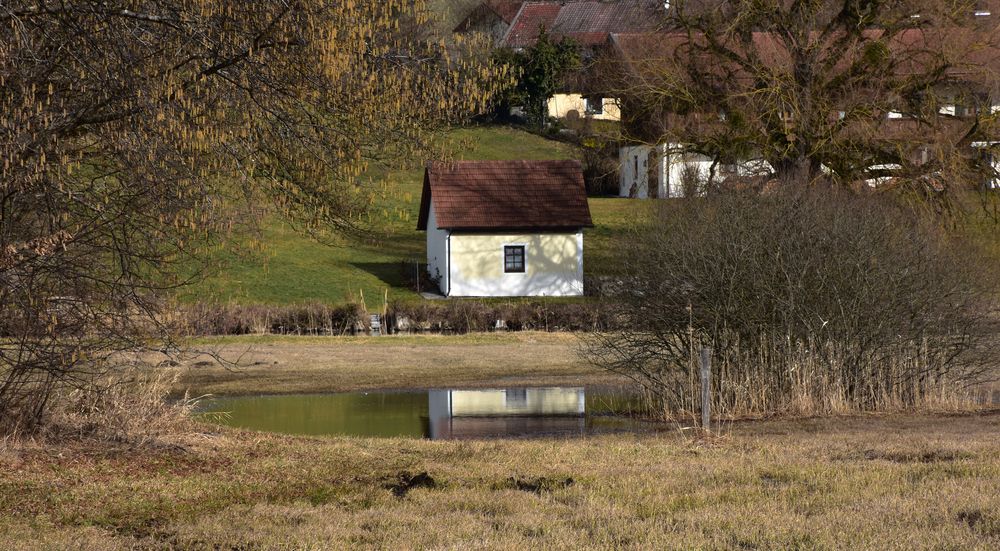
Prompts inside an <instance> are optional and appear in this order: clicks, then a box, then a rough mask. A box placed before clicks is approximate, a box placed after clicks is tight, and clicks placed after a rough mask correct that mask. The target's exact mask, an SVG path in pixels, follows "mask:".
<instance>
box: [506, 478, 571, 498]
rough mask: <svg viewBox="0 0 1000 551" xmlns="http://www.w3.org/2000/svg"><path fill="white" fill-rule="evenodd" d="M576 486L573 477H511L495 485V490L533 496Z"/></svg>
mask: <svg viewBox="0 0 1000 551" xmlns="http://www.w3.org/2000/svg"><path fill="white" fill-rule="evenodd" d="M573 484H575V481H574V480H573V479H572V478H571V477H568V476H567V477H566V478H559V477H555V478H553V477H547V476H538V477H513V476H512V477H509V478H507V479H506V480H504V481H502V482H499V483H497V484H494V485H493V489H494V490H520V491H522V492H530V493H533V494H542V493H550V492H553V491H555V490H559V489H562V488H568V487H570V486H572V485H573Z"/></svg>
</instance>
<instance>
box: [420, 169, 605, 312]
mask: <svg viewBox="0 0 1000 551" xmlns="http://www.w3.org/2000/svg"><path fill="white" fill-rule="evenodd" d="M591 226H593V224H592V222H591V219H590V208H589V207H588V205H587V194H586V189H585V187H584V184H583V171H582V169H581V166H580V163H579V162H578V161H458V162H452V163H437V162H434V163H429V164H428V165H427V169H426V170H425V172H424V189H423V194H422V197H421V200H420V219H419V222H418V223H417V229H418V230H423V231H426V232H427V269H428V272H429V273H430V276H431V277H432V278H434V279H435V280H436V281H437V282H438V286H439V287H440V289H441V293H442V294H444V295H445V296H449V297H513V296H576V295H582V294H583V228H585V227H591Z"/></svg>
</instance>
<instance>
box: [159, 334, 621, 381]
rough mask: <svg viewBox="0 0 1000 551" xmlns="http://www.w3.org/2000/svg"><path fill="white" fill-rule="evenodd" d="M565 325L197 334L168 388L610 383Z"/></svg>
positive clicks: (613, 377) (604, 373)
mask: <svg viewBox="0 0 1000 551" xmlns="http://www.w3.org/2000/svg"><path fill="white" fill-rule="evenodd" d="M577 343H578V337H576V336H575V335H573V334H571V333H542V332H518V333H479V334H470V335H453V336H445V335H418V336H395V335H394V336H387V337H281V336H260V337H257V336H248V337H225V338H211V339H201V340H199V341H197V345H198V347H199V348H201V349H204V350H205V351H207V352H211V353H212V354H217V355H219V356H221V358H222V359H223V360H228V361H230V362H237V365H235V366H228V365H224V363H220V362H218V361H216V360H215V359H214V358H212V357H211V356H210V355H201V356H195V357H191V358H188V359H185V360H184V361H182V362H180V365H178V366H176V367H175V369H176V371H177V374H178V377H179V378H178V383H177V384H176V385H175V387H174V394H175V395H179V394H183V393H184V392H185V391H186V392H188V393H189V394H191V395H195V396H197V395H202V394H215V395H239V394H285V393H299V392H337V391H346V390H371V389H407V388H471V387H479V388H483V387H498V386H511V387H516V386H558V385H580V384H590V385H616V384H620V383H621V382H622V380H621V379H620V378H618V377H616V376H614V375H612V374H610V373H607V372H605V371H602V370H599V369H595V368H593V367H590V366H588V365H587V364H586V363H585V362H583V361H582V360H581V359H580V358H579V357H578V356H577V353H576V347H577Z"/></svg>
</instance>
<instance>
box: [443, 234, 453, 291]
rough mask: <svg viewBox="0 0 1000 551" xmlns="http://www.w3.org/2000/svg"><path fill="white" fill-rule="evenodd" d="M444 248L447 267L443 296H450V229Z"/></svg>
mask: <svg viewBox="0 0 1000 551" xmlns="http://www.w3.org/2000/svg"><path fill="white" fill-rule="evenodd" d="M444 249H445V255H444V257H445V262H447V263H448V268H447V272H448V289H446V290H445V293H444V296H446V297H450V296H451V230H449V231H448V237H446V238H445V240H444Z"/></svg>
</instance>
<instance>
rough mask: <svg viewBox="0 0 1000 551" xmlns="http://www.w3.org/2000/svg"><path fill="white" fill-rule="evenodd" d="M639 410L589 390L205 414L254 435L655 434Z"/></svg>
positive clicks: (480, 393)
mask: <svg viewBox="0 0 1000 551" xmlns="http://www.w3.org/2000/svg"><path fill="white" fill-rule="evenodd" d="M638 409H639V402H638V400H637V399H636V398H635V396H633V395H630V394H628V393H625V392H623V391H620V390H611V389H586V388H583V387H547V388H507V389H495V390H423V391H402V392H352V393H336V394H297V395H281V396H240V397H232V398H216V399H212V400H207V401H205V402H203V403H202V404H201V406H200V408H199V410H200V412H201V413H202V414H203V415H204V418H206V419H208V420H210V421H214V422H218V423H222V424H225V425H229V426H233V427H239V428H244V429H251V430H260V431H267V432H277V433H283V434H305V435H349V436H377V437H391V436H402V437H411V438H431V439H435V440H439V439H464V438H505V437H521V438H524V437H546V436H562V437H571V436H584V435H589V434H598V433H604V432H620V431H637V430H649V429H648V427H646V426H645V425H644V424H643V423H641V422H639V421H636V420H635V419H633V418H630V417H629V416H628V415H627V414H629V413H630V412H634V411H637V410H638Z"/></svg>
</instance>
